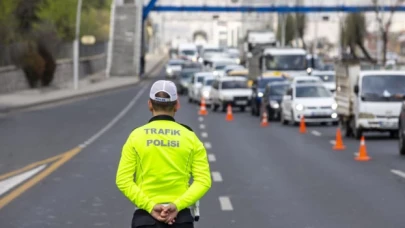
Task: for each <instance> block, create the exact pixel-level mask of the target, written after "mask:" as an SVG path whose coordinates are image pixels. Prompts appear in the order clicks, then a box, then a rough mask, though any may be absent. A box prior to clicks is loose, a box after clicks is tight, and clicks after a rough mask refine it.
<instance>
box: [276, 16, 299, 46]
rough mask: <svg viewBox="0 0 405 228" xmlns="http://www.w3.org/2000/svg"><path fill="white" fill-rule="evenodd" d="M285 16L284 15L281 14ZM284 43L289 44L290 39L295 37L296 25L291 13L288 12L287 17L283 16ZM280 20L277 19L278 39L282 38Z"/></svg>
mask: <svg viewBox="0 0 405 228" xmlns="http://www.w3.org/2000/svg"><path fill="white" fill-rule="evenodd" d="M283 16H285V15H283ZM285 20H286V21H285V44H286V45H289V44H290V43H291V41H293V40H294V38H295V31H296V26H295V23H296V22H295V18H294V16H293V15H292V14H288V15H287V17H286V18H285ZM282 24H283V23H282V21H281V20H279V23H278V27H277V39H278V40H279V41H280V40H281V39H282V37H281V36H282V34H281V29H282V27H281V26H282Z"/></svg>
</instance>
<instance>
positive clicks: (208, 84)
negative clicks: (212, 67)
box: [204, 79, 214, 86]
mask: <svg viewBox="0 0 405 228" xmlns="http://www.w3.org/2000/svg"><path fill="white" fill-rule="evenodd" d="M213 82H214V80H213V79H209V80H206V81H205V84H204V85H206V86H211V85H212V83H213Z"/></svg>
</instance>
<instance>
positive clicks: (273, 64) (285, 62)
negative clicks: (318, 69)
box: [265, 55, 307, 71]
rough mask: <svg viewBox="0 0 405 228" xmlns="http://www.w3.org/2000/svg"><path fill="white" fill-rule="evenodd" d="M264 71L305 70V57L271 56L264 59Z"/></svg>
mask: <svg viewBox="0 0 405 228" xmlns="http://www.w3.org/2000/svg"><path fill="white" fill-rule="evenodd" d="M265 64H266V70H268V71H271V70H306V69H307V59H306V57H305V55H273V56H267V57H266V62H265Z"/></svg>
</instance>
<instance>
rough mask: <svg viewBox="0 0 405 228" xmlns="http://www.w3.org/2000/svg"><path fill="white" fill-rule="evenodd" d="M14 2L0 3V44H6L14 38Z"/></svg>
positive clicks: (15, 3) (15, 4) (15, 5)
mask: <svg viewBox="0 0 405 228" xmlns="http://www.w3.org/2000/svg"><path fill="white" fill-rule="evenodd" d="M16 7H17V2H16V1H0V34H1V36H0V44H7V43H9V42H11V40H13V38H14V35H15V33H14V29H13V28H15V23H16V21H15V16H14V11H15V8H16Z"/></svg>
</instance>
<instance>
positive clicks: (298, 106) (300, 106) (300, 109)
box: [295, 104, 304, 111]
mask: <svg viewBox="0 0 405 228" xmlns="http://www.w3.org/2000/svg"><path fill="white" fill-rule="evenodd" d="M295 109H296V110H297V111H302V110H304V105H302V104H297V105H296V106H295Z"/></svg>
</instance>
